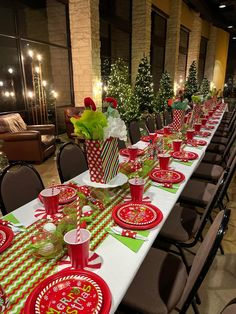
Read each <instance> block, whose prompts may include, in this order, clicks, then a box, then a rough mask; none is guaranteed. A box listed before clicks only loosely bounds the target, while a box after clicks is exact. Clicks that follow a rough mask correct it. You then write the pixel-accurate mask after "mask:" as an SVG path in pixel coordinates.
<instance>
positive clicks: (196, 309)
mask: <svg viewBox="0 0 236 314" xmlns="http://www.w3.org/2000/svg"><path fill="white" fill-rule="evenodd" d="M191 305H192V308H193V311H194V313H195V314H200V312H199V310H198V308H197V305H196V301H195V300H193V301H192V303H191Z"/></svg>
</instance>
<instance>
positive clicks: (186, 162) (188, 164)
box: [173, 160, 194, 166]
mask: <svg viewBox="0 0 236 314" xmlns="http://www.w3.org/2000/svg"><path fill="white" fill-rule="evenodd" d="M173 161H174V162H177V163H179V164H182V165H185V166H192V164H193V162H194V160H191V161H181V160H173Z"/></svg>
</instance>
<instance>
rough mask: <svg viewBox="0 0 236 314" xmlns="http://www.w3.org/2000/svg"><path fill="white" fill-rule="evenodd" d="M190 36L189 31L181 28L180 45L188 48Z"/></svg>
mask: <svg viewBox="0 0 236 314" xmlns="http://www.w3.org/2000/svg"><path fill="white" fill-rule="evenodd" d="M188 37H189V33H188V32H187V31H185V30H183V29H181V30H180V39H179V45H180V47H183V48H187V47H188Z"/></svg>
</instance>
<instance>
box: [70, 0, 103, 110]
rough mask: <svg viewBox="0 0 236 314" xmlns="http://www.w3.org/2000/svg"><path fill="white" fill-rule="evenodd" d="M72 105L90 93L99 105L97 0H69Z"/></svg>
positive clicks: (81, 100)
mask: <svg viewBox="0 0 236 314" xmlns="http://www.w3.org/2000/svg"><path fill="white" fill-rule="evenodd" d="M69 15H70V32H71V50H72V64H73V78H74V92H75V105H76V106H79V105H81V104H83V99H84V97H88V96H89V97H92V98H93V99H94V101H95V102H96V104H97V105H98V106H101V95H102V88H101V60H100V32H99V29H100V26H99V0H69Z"/></svg>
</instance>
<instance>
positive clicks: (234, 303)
mask: <svg viewBox="0 0 236 314" xmlns="http://www.w3.org/2000/svg"><path fill="white" fill-rule="evenodd" d="M235 313H236V298H235V299H232V300H231V301H230V302H229V303H228V304H227V305H226V306H225V307H224V309H223V310H222V311H221V312H220V314H235Z"/></svg>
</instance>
